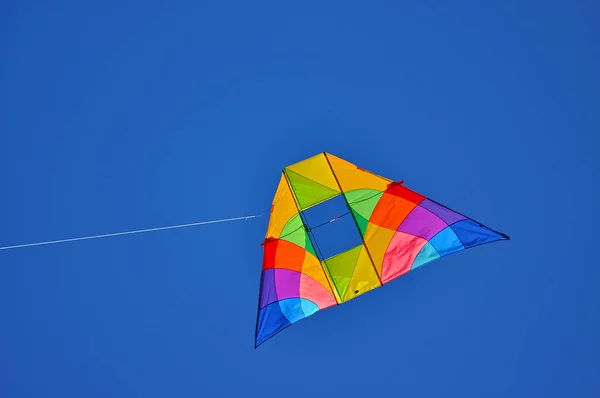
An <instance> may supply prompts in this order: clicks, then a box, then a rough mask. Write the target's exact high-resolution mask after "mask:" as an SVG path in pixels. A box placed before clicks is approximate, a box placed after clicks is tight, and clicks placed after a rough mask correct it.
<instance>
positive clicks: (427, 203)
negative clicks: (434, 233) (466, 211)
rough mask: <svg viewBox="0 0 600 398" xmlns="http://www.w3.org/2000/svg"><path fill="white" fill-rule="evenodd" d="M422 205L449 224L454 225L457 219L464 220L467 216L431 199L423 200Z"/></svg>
mask: <svg viewBox="0 0 600 398" xmlns="http://www.w3.org/2000/svg"><path fill="white" fill-rule="evenodd" d="M420 206H423V207H424V208H426V209H427V210H429V211H431V212H432V213H433V214H435V215H436V216H438V217H439V218H441V219H442V220H444V222H446V223H447V224H448V225H452V224H454V223H455V222H457V221H460V220H464V219H465V218H466V217H465V216H462V215H460V214H458V213H456V212H454V211H452V210H450V209H448V208H447V207H444V206H440V205H439V204H437V203H435V202H432V201H431V200H429V199H425V200H424V201H423V202H421V204H420Z"/></svg>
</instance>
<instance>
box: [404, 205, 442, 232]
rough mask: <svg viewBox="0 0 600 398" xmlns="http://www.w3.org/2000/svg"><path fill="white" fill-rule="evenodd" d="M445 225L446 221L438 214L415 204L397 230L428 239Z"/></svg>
mask: <svg viewBox="0 0 600 398" xmlns="http://www.w3.org/2000/svg"><path fill="white" fill-rule="evenodd" d="M445 227H446V223H445V222H443V221H442V220H441V219H440V218H439V217H438V216H436V215H435V214H433V213H432V212H430V211H429V210H427V209H424V208H422V207H421V206H417V207H415V209H414V210H413V211H411V212H410V214H409V215H408V217H406V219H405V220H404V221H403V222H402V224H401V225H400V228H398V231H401V232H405V233H407V234H411V235H414V236H418V237H420V238H423V239H426V240H429V239H431V238H432V237H433V236H434V235H435V234H437V233H438V232H440V231H441V230H442V229H444V228H445Z"/></svg>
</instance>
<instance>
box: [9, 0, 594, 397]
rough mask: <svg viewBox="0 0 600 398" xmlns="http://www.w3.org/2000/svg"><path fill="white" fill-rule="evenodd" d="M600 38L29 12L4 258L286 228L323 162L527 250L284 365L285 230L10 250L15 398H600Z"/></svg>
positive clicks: (20, 25)
mask: <svg viewBox="0 0 600 398" xmlns="http://www.w3.org/2000/svg"><path fill="white" fill-rule="evenodd" d="M599 17H600V7H599V5H598V4H597V2H595V1H592V0H588V1H575V0H562V1H561V0H556V1H528V0H518V1H516V0H515V1H497V2H482V1H467V0H463V1H455V2H449V1H441V0H439V1H431V0H422V1H416V0H415V1H387V2H383V1H381V2H380V1H371V2H364V1H363V2H358V1H343V2H342V1H339V2H323V1H314V2H312V1H311V2H293V3H290V2H275V1H272V2H248V1H237V2H233V1H231V2H227V1H219V2H216V1H214V2H206V1H173V2H166V1H160V2H159V1H124V0H119V1H105V2H89V1H88V2H84V1H74V0H71V1H66V0H65V1H60V0H58V1H51V2H49V1H39V2H35V1H26V0H20V1H16V0H8V2H6V1H5V2H3V3H2V5H1V6H0V50H1V62H0V180H1V181H2V189H1V191H0V192H1V195H0V246H4V245H10V244H19V243H28V242H35V241H40V240H49V239H61V238H70V237H74V236H82V235H90V234H97V233H108V232H118V231H124V230H128V229H137V228H148V227H155V226H161V225H170V224H179V223H186V222H193V221H203V220H211V219H219V218H227V217H237V216H243V215H252V214H257V213H266V212H268V210H269V208H270V205H271V200H272V197H273V195H274V193H275V189H276V187H277V183H278V181H279V177H280V172H281V169H282V168H283V167H284V166H286V165H289V164H291V163H294V162H297V161H299V160H302V159H304V158H306V157H309V156H312V155H314V154H317V153H319V152H322V151H328V152H331V153H333V154H335V155H336V156H340V157H342V158H344V159H347V160H349V161H351V162H353V163H355V164H358V165H360V166H362V167H364V168H366V169H369V170H371V171H373V172H375V173H378V174H381V175H384V176H386V177H389V178H392V179H395V180H402V179H404V180H405V181H406V185H407V186H408V187H410V188H412V189H414V190H416V191H418V192H420V193H422V194H425V195H427V196H429V197H431V198H433V199H435V200H436V201H439V202H441V203H443V204H445V205H447V206H449V207H451V208H453V209H455V210H457V211H459V212H461V213H464V214H466V215H468V216H470V217H473V218H475V219H476V220H478V221H480V222H482V223H484V224H486V225H488V226H490V227H491V228H494V229H497V230H499V231H502V232H504V233H507V234H508V235H510V236H511V238H512V240H511V241H508V242H498V243H492V244H489V245H485V246H481V247H477V248H474V249H469V250H467V251H463V252H460V253H458V254H455V255H452V256H450V257H446V258H443V259H440V260H437V261H436V262H433V263H430V264H428V265H426V266H424V267H422V268H419V269H418V270H416V271H414V272H411V273H409V274H408V275H405V276H403V277H401V278H400V279H398V280H396V281H394V282H393V283H390V284H389V285H387V286H385V287H384V288H381V289H377V290H375V291H372V292H370V293H368V294H365V295H363V296H361V297H360V298H358V299H356V300H353V301H352V302H349V303H347V304H345V305H342V306H338V307H335V308H332V309H329V310H326V311H322V312H320V313H318V314H315V315H314V316H312V317H310V318H307V319H305V320H302V321H300V322H298V323H297V324H295V325H294V326H292V327H290V328H288V329H286V330H285V331H284V332H282V333H280V334H279V335H277V336H276V337H274V338H273V339H271V340H269V341H268V342H267V343H265V344H264V345H262V346H261V347H259V349H257V350H254V348H253V342H254V327H255V319H256V303H257V296H258V287H259V279H260V269H261V261H262V248H261V246H260V243H261V242H262V240H263V238H264V233H265V229H266V225H267V221H268V219H267V218H266V217H263V218H260V219H256V220H248V221H239V222H234V223H228V224H219V225H211V226H201V227H197V228H191V229H181V230H174V231H166V232H156V233H149V234H143V235H135V236H128V237H118V238H109V239H101V240H95V241H84V242H76V243H68V244H61V245H54V246H42V247H34V248H27V249H18V250H11V251H0V319H1V321H0V396H1V397H3V398H21V397H28V398H29V397H36V398H38V397H44V398H46V397H61V398H70V397H77V398H82V397H85V398H95V397H101V398H106V397H109V396H110V397H143V398H153V397H221V396H224V397H238V396H244V397H255V396H256V397H282V396H285V397H309V396H310V397H332V396H334V395H335V396H336V397H359V396H363V397H364V396H373V397H400V396H406V397H407V396H411V397H461V398H465V397H477V398H481V397H486V398H494V397H511V398H513V397H578V398H584V397H598V396H600V337H599V336H600V314H599V309H598V306H599V304H600V289H599V288H598V286H599V282H600V267H599V262H598V258H597V256H596V254H595V251H596V246H597V241H598V238H597V234H598V232H597V231H598V227H597V226H598V223H599V222H600V218H599V216H598V209H597V205H598V200H599V194H598V189H599V188H598V185H599V180H600V178H599V170H600V162H599V161H598V148H600V139H599V138H598V134H599V133H600V116H599V113H598V106H599V104H600V95H599V93H600V77H599V74H598V71H599V70H600V47H599V44H598V43H599V42H600V28H599V26H600V25H599V20H600V19H599Z"/></svg>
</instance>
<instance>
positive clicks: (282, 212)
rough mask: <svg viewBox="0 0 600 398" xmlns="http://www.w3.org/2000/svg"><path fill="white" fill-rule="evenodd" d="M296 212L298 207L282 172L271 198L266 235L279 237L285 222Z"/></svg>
mask: <svg viewBox="0 0 600 398" xmlns="http://www.w3.org/2000/svg"><path fill="white" fill-rule="evenodd" d="M296 214H298V208H297V207H296V203H295V201H294V197H293V196H292V193H291V192H290V187H289V185H288V183H287V181H286V179H285V176H284V175H283V173H282V174H281V179H280V180H279V186H278V187H277V192H276V193H275V198H274V199H273V205H272V207H271V218H270V219H269V226H268V227H267V234H266V237H267V238H268V237H269V236H272V237H274V238H279V236H280V235H281V231H283V228H284V227H285V224H286V223H287V222H288V221H289V219H290V218H292V217H293V216H295V215H296Z"/></svg>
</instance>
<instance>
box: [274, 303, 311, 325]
mask: <svg viewBox="0 0 600 398" xmlns="http://www.w3.org/2000/svg"><path fill="white" fill-rule="evenodd" d="M279 307H280V308H281V312H283V315H285V317H286V318H287V319H288V321H290V323H294V322H296V321H298V320H300V319H302V318H304V317H305V315H304V312H303V311H302V302H301V301H300V299H299V298H289V299H285V300H281V301H280V302H279Z"/></svg>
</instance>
